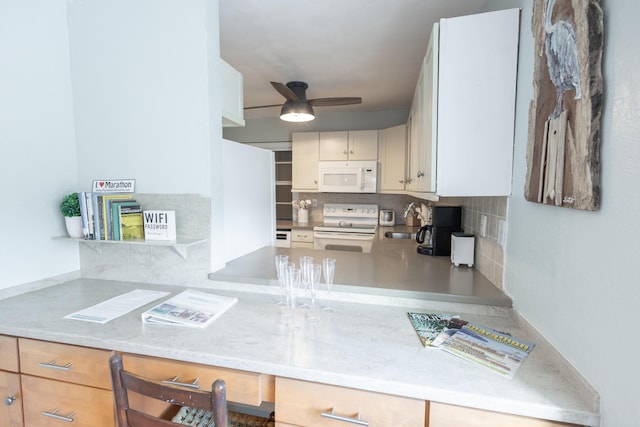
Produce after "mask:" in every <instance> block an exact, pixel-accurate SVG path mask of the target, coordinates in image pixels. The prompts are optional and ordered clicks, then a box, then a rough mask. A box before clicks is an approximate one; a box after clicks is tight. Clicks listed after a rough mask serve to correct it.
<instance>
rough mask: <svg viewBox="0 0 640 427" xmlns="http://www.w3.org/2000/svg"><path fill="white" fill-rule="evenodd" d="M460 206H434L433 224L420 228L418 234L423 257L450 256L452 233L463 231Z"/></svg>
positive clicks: (417, 237)
mask: <svg viewBox="0 0 640 427" xmlns="http://www.w3.org/2000/svg"><path fill="white" fill-rule="evenodd" d="M461 225H462V208H461V207H460V206H434V207H433V208H432V214H431V224H427V225H424V226H422V227H420V230H418V232H417V233H416V242H418V243H419V245H418V249H417V250H418V253H419V254H423V255H434V256H450V255H451V233H455V232H458V231H462V227H461Z"/></svg>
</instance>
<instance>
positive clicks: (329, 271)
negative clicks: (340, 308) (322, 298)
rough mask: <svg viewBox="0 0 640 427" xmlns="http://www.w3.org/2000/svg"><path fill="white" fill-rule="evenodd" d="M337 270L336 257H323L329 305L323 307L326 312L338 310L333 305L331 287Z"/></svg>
mask: <svg viewBox="0 0 640 427" xmlns="http://www.w3.org/2000/svg"><path fill="white" fill-rule="evenodd" d="M335 271H336V260H335V258H323V259H322V273H323V275H324V283H326V284H327V306H326V307H324V308H323V309H322V311H324V312H326V313H333V312H334V311H336V310H335V309H333V308H332V307H331V287H332V286H333V274H334V273H335Z"/></svg>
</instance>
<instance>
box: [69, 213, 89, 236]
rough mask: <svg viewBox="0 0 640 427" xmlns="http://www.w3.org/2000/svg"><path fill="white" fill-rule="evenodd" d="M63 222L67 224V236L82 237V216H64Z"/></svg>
mask: <svg viewBox="0 0 640 427" xmlns="http://www.w3.org/2000/svg"><path fill="white" fill-rule="evenodd" d="M64 223H65V225H66V226H67V233H68V234H69V237H75V238H81V237H84V233H83V232H82V217H79V216H65V217H64Z"/></svg>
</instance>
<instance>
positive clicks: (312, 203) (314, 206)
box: [311, 199, 318, 208]
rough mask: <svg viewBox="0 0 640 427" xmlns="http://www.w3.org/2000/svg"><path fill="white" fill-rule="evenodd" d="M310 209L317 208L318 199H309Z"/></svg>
mask: <svg viewBox="0 0 640 427" xmlns="http://www.w3.org/2000/svg"><path fill="white" fill-rule="evenodd" d="M311 207H312V208H317V207H318V199H311Z"/></svg>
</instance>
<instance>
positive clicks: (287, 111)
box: [244, 81, 362, 122]
mask: <svg viewBox="0 0 640 427" xmlns="http://www.w3.org/2000/svg"><path fill="white" fill-rule="evenodd" d="M271 85H272V86H273V87H274V88H275V90H276V91H278V93H279V94H280V95H282V96H284V98H285V99H286V101H285V103H284V104H272V105H258V106H256V107H245V108H244V109H245V110H252V109H256V108H267V107H279V106H281V105H282V110H281V111H280V118H281V119H282V120H286V121H289V122H306V121H309V120H313V119H315V113H314V112H313V107H329V106H334V105H352V104H362V98H359V97H337V98H316V99H307V95H306V90H307V88H308V87H309V85H308V84H306V83H305V82H297V81H294V82H289V83H287V84H286V85H284V84H282V83H278V82H271Z"/></svg>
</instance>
